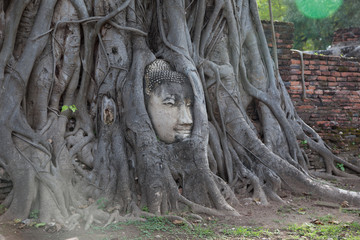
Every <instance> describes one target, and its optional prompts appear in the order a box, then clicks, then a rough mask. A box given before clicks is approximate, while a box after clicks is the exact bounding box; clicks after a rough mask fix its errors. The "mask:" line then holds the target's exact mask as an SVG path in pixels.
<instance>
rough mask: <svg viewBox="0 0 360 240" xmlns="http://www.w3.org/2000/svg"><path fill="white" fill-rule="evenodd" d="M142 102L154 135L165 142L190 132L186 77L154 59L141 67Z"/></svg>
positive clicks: (190, 96)
mask: <svg viewBox="0 0 360 240" xmlns="http://www.w3.org/2000/svg"><path fill="white" fill-rule="evenodd" d="M144 78H145V104H146V108H147V111H148V114H149V116H150V119H151V122H152V125H153V127H154V129H155V132H156V134H157V136H158V138H159V139H160V140H161V141H163V142H165V143H173V142H177V141H181V140H183V139H185V138H188V137H190V136H191V130H192V125H193V119H192V105H193V100H194V94H193V91H192V87H191V85H190V81H189V79H188V78H187V77H186V76H185V75H184V74H182V73H179V72H176V71H173V70H172V68H171V66H170V64H169V63H167V62H166V61H164V60H161V59H157V60H155V61H154V62H152V63H151V64H149V65H148V66H147V67H146V69H145V77H144Z"/></svg>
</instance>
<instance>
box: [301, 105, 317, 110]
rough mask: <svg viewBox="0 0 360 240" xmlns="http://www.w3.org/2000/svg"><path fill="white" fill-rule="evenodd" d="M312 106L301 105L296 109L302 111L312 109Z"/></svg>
mask: <svg viewBox="0 0 360 240" xmlns="http://www.w3.org/2000/svg"><path fill="white" fill-rule="evenodd" d="M313 108H314V106H311V105H302V106H298V107H297V109H299V110H304V109H313Z"/></svg>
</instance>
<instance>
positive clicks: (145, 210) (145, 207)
mask: <svg viewBox="0 0 360 240" xmlns="http://www.w3.org/2000/svg"><path fill="white" fill-rule="evenodd" d="M141 210H142V211H143V212H149V208H148V206H143V207H142V208H141Z"/></svg>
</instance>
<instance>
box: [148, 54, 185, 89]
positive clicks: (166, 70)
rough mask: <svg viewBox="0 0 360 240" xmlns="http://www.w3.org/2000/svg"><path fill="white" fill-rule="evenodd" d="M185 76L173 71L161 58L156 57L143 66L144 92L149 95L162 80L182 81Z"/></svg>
mask: <svg viewBox="0 0 360 240" xmlns="http://www.w3.org/2000/svg"><path fill="white" fill-rule="evenodd" d="M185 81H187V77H186V76H185V75H184V74H182V73H179V72H176V71H173V70H172V68H171V66H170V64H169V63H168V62H166V61H164V60H162V59H156V60H155V61H153V62H152V63H150V64H149V65H148V66H146V68H145V93H146V94H147V95H150V93H151V92H152V90H154V89H155V88H156V87H157V86H158V85H161V84H163V83H164V82H174V83H184V82H185Z"/></svg>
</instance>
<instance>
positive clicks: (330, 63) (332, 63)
mask: <svg viewBox="0 0 360 240" xmlns="http://www.w3.org/2000/svg"><path fill="white" fill-rule="evenodd" d="M337 63H338V62H336V61H328V63H327V64H328V65H331V66H334V65H337Z"/></svg>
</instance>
